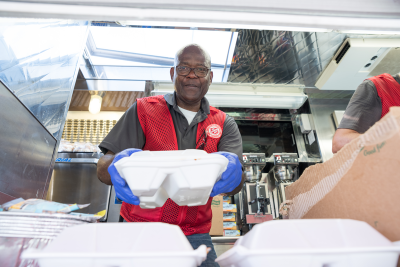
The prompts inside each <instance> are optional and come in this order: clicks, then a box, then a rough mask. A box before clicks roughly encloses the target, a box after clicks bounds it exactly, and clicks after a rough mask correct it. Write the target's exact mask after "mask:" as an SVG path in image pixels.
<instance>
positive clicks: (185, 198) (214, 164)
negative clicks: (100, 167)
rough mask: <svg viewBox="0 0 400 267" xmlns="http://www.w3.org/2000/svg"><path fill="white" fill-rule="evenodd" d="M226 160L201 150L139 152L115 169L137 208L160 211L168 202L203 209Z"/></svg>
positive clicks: (119, 163)
mask: <svg viewBox="0 0 400 267" xmlns="http://www.w3.org/2000/svg"><path fill="white" fill-rule="evenodd" d="M227 165H228V159H226V158H225V157H224V156H221V155H219V154H208V153H207V152H205V151H204V150H196V149H188V150H176V151H142V152H137V153H133V154H132V155H131V156H130V157H126V158H122V159H120V160H119V161H118V162H117V163H115V167H116V168H117V170H118V172H119V174H120V175H121V177H122V178H124V179H125V180H126V182H127V184H128V185H129V187H130V189H131V190H132V193H133V194H134V195H135V196H137V197H139V199H140V207H141V208H144V209H153V208H156V207H162V205H164V203H165V201H167V199H168V198H171V199H172V200H173V201H174V202H175V203H176V204H178V205H180V206H201V205H205V204H206V203H207V201H208V199H209V197H210V193H211V190H212V188H213V186H214V184H215V183H216V182H217V181H218V179H219V177H220V175H221V174H222V173H223V172H224V171H225V170H226V167H227Z"/></svg>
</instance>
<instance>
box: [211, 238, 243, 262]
mask: <svg viewBox="0 0 400 267" xmlns="http://www.w3.org/2000/svg"><path fill="white" fill-rule="evenodd" d="M238 239H239V237H226V236H213V237H211V240H212V242H213V245H214V249H215V252H216V253H217V256H218V257H219V256H220V255H221V254H222V253H224V252H226V251H228V250H229V249H231V248H232V247H233V245H234V244H235V242H236V241H237V240H238Z"/></svg>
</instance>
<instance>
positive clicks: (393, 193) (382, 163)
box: [286, 107, 400, 241]
mask: <svg viewBox="0 0 400 267" xmlns="http://www.w3.org/2000/svg"><path fill="white" fill-rule="evenodd" d="M399 190H400V107H392V108H390V112H389V113H388V114H386V116H385V117H383V118H382V119H381V120H380V121H379V122H377V123H376V124H375V125H374V126H372V127H371V128H370V129H369V130H368V131H367V132H366V133H364V134H363V135H361V136H359V137H358V138H356V139H355V140H353V141H352V142H350V143H349V144H347V145H346V146H345V147H343V148H342V149H341V150H340V151H339V152H338V153H337V154H335V155H334V156H333V158H331V159H330V160H328V161H326V162H325V163H322V164H317V165H315V166H312V167H309V168H307V169H306V170H305V171H304V173H303V175H302V176H301V177H300V179H299V180H298V181H296V182H295V183H293V184H292V185H290V186H288V187H286V199H287V200H291V201H292V203H290V202H289V204H288V208H289V210H288V211H289V219H300V218H301V219H316V218H342V219H354V220H360V221H365V222H367V223H368V224H370V225H371V226H372V227H374V228H375V229H376V230H378V231H379V232H380V233H381V234H383V235H384V236H386V237H387V238H388V239H390V240H391V241H398V240H400V227H399V226H400V205H399V202H400V192H399Z"/></svg>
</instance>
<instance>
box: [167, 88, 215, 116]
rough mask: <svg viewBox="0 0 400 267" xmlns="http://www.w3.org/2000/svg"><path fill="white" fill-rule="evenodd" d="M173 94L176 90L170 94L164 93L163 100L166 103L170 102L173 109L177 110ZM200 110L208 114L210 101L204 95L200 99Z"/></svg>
mask: <svg viewBox="0 0 400 267" xmlns="http://www.w3.org/2000/svg"><path fill="white" fill-rule="evenodd" d="M175 94H176V92H174V93H172V94H166V95H164V99H165V101H167V103H168V104H170V105H171V106H172V107H173V108H174V110H176V111H178V110H179V108H178V105H177V104H176V101H175V98H176V95H175ZM200 110H202V111H203V112H204V113H205V114H210V103H209V102H208V100H207V98H205V97H203V99H202V100H201V105H200Z"/></svg>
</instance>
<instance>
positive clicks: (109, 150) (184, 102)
mask: <svg viewBox="0 0 400 267" xmlns="http://www.w3.org/2000/svg"><path fill="white" fill-rule="evenodd" d="M210 68H211V59H210V56H209V55H208V53H207V52H205V51H204V50H203V49H202V48H201V47H200V46H198V45H195V44H192V45H188V46H185V47H184V48H182V49H181V50H179V51H178V53H177V54H176V56H175V64H174V67H172V68H171V70H170V75H171V80H172V81H173V83H174V86H175V92H174V93H173V94H167V95H165V96H153V97H146V98H141V99H138V100H137V102H136V103H135V104H133V105H132V106H131V107H130V108H129V109H128V110H127V111H126V112H125V114H124V115H123V116H122V117H121V119H120V120H119V121H118V123H117V124H116V125H115V126H114V128H113V129H112V130H111V132H110V133H109V134H108V135H107V137H106V138H105V139H104V140H103V142H102V143H101V144H100V145H99V146H100V148H101V149H102V151H103V153H105V155H104V156H103V157H102V158H101V159H100V160H99V162H98V165H97V175H98V177H99V179H100V181H102V182H103V183H105V184H109V185H110V184H113V185H114V188H115V191H116V195H117V197H118V198H119V199H121V200H122V201H123V203H122V206H121V215H122V217H123V218H124V219H125V221H127V222H156V221H157V222H160V221H161V222H166V223H170V224H176V225H179V226H180V228H181V229H182V231H183V233H184V234H185V235H186V236H187V238H188V240H189V242H190V243H191V244H192V246H193V248H194V249H196V248H197V247H199V246H200V245H201V244H205V245H206V246H207V247H210V248H212V250H211V251H210V252H209V253H208V256H207V260H206V261H205V262H203V264H202V265H201V266H218V264H217V263H215V262H214V260H215V258H216V254H215V251H214V248H213V245H212V243H211V237H210V235H209V231H210V227H211V217H212V213H211V200H212V199H211V197H213V196H215V195H218V194H222V193H226V194H235V193H237V192H239V191H240V189H241V187H242V185H243V182H244V179H243V178H242V163H241V161H242V139H241V136H240V133H239V130H238V127H237V124H236V122H235V121H234V120H233V119H232V118H231V117H229V116H227V115H226V114H225V113H224V112H222V111H220V110H218V109H216V108H213V107H210V105H209V104H208V101H207V99H206V98H205V97H204V95H205V94H206V93H207V91H208V88H209V86H210V84H211V82H212V78H213V72H212V71H211V69H210ZM210 130H212V132H210ZM194 148H197V149H203V150H205V151H206V152H208V153H215V152H216V153H219V154H221V155H223V156H225V157H226V158H228V160H229V164H228V167H227V170H226V171H225V172H224V173H223V174H222V177H221V179H220V180H219V181H218V182H217V183H216V184H215V185H214V188H213V190H212V192H211V197H210V198H209V201H208V203H207V204H206V205H204V206H198V207H184V206H182V207H180V206H178V205H177V204H176V203H175V202H173V201H172V200H171V199H168V200H167V202H166V203H165V204H164V206H163V207H161V208H155V209H141V208H140V206H138V205H139V203H140V200H139V198H138V197H136V196H134V195H133V194H132V191H131V190H130V189H129V187H128V185H127V184H126V182H125V181H124V180H123V179H122V178H121V177H120V176H119V174H118V172H117V170H116V169H115V167H114V163H115V162H117V161H118V160H119V159H121V158H123V157H127V156H130V155H131V154H132V153H136V152H138V151H141V149H143V150H153V151H157V150H184V149H194ZM218 151H225V152H218ZM115 153H118V154H115ZM143 179H145V177H143Z"/></svg>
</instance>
